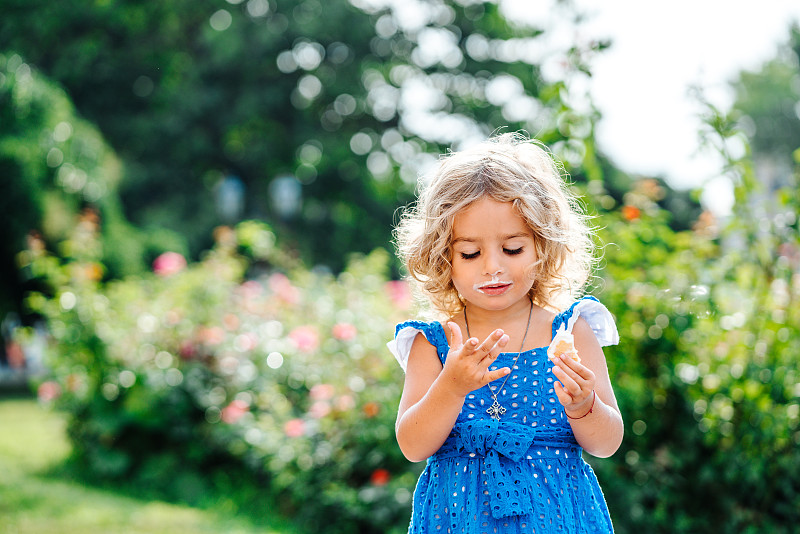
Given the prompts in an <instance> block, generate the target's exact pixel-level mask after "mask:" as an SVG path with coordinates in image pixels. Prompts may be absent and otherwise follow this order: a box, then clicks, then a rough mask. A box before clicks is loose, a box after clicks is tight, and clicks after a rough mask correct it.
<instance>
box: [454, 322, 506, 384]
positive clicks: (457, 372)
mask: <svg viewBox="0 0 800 534" xmlns="http://www.w3.org/2000/svg"><path fill="white" fill-rule="evenodd" d="M447 326H448V327H449V328H450V332H452V338H451V339H452V343H451V344H450V352H448V353H447V359H446V360H445V364H444V369H442V375H443V376H442V378H443V379H444V380H443V385H445V386H446V387H448V388H449V389H451V391H453V392H454V393H455V394H457V395H459V396H461V397H466V396H467V395H468V394H469V393H471V392H472V391H475V390H476V389H479V388H481V387H483V386H485V385H486V384H488V383H489V382H492V381H493V380H497V379H498V378H503V377H504V376H506V375H508V374H509V373H510V372H511V369H510V368H508V367H503V368H501V369H497V370H495V371H490V370H489V367H490V366H491V365H492V363H494V361H495V360H496V359H497V357H498V356H499V355H500V353H501V352H502V349H503V348H504V347H505V346H506V345H507V344H508V336H507V335H506V334H505V333H504V332H503V331H502V330H500V329H497V330H495V331H494V332H492V333H491V334H490V335H489V337H487V338H486V339H485V340H484V341H483V343H480V344H478V339H477V338H474V337H473V338H470V339H468V340H466V342H464V341H463V337H464V336H463V335H462V334H461V328H460V327H459V326H458V325H457V324H456V323H454V322H452V321H451V322H448V323H447Z"/></svg>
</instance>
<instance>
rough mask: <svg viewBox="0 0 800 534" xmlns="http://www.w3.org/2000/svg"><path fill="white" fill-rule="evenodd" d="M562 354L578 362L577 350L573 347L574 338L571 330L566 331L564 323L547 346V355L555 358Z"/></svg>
mask: <svg viewBox="0 0 800 534" xmlns="http://www.w3.org/2000/svg"><path fill="white" fill-rule="evenodd" d="M562 354H566V355H567V356H569V357H570V358H572V359H573V360H575V361H576V362H580V361H581V358H580V356H578V351H577V350H576V349H575V338H574V337H573V336H572V333H571V332H567V330H566V329H565V328H564V325H561V327H560V328H559V329H558V331H557V332H556V335H555V336H554V337H553V341H551V342H550V346H549V347H547V357H548V358H556V357H558V356H560V355H562Z"/></svg>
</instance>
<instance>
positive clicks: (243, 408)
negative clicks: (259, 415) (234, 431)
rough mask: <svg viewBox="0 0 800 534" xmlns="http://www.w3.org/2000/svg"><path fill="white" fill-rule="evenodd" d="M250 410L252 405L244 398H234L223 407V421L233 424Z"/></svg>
mask: <svg viewBox="0 0 800 534" xmlns="http://www.w3.org/2000/svg"><path fill="white" fill-rule="evenodd" d="M249 410H250V406H249V405H248V404H247V403H246V402H245V401H243V400H239V399H236V400H233V401H231V403H230V404H228V405H227V406H225V407H224V408H223V409H222V421H223V422H224V423H228V424H233V423H235V422H236V421H238V420H239V419H241V418H242V416H243V415H244V414H246V413H247V412H248V411H249Z"/></svg>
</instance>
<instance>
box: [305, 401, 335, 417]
mask: <svg viewBox="0 0 800 534" xmlns="http://www.w3.org/2000/svg"><path fill="white" fill-rule="evenodd" d="M329 413H331V405H330V404H328V403H327V401H317V402H315V403H314V404H312V405H311V408H309V410H308V415H310V416H311V417H313V418H314V419H322V418H323V417H325V416H326V415H328V414H329Z"/></svg>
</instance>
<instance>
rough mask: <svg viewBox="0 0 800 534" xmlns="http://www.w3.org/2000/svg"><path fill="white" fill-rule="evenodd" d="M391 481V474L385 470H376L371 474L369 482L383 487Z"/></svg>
mask: <svg viewBox="0 0 800 534" xmlns="http://www.w3.org/2000/svg"><path fill="white" fill-rule="evenodd" d="M391 479H392V474H391V473H390V472H389V471H387V470H386V469H382V468H378V469H376V470H375V471H373V472H372V476H370V477H369V481H370V482H372V483H373V484H374V485H376V486H385V485H386V484H388V483H389V481H390V480H391Z"/></svg>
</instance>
